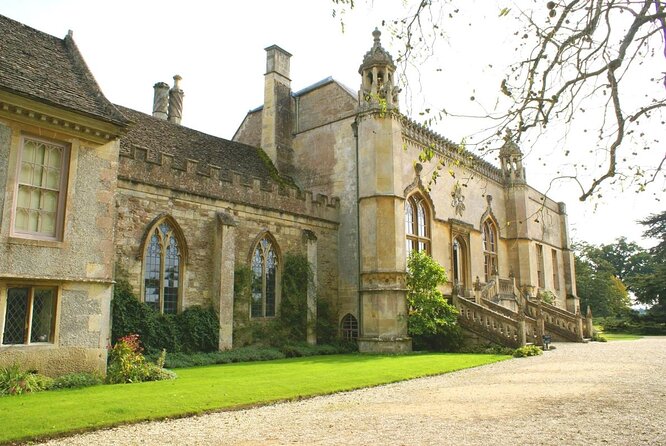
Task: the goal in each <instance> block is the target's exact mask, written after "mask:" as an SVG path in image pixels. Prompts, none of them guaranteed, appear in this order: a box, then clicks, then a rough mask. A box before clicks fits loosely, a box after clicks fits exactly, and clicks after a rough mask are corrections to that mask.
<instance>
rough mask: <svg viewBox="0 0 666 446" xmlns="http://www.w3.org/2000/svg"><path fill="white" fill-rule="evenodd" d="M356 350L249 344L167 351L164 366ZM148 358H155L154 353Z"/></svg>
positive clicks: (353, 347) (345, 345) (349, 346)
mask: <svg viewBox="0 0 666 446" xmlns="http://www.w3.org/2000/svg"><path fill="white" fill-rule="evenodd" d="M353 351H356V344H351V343H341V344H338V345H308V344H290V345H288V346H283V347H281V348H277V347H260V346H250V347H241V348H237V349H234V350H227V351H223V352H210V353H169V354H167V355H166V364H165V365H166V366H167V367H169V368H172V369H176V368H183V367H195V366H203V365H212V364H229V363H232V362H250V361H270V360H273V359H284V358H285V357H298V356H314V355H335V354H340V353H351V352H353ZM150 358H155V359H157V358H156V357H155V356H154V355H150Z"/></svg>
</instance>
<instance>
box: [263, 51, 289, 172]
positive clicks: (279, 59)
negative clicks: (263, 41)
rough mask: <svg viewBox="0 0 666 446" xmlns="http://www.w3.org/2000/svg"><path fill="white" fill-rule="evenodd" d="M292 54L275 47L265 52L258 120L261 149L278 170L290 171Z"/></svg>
mask: <svg viewBox="0 0 666 446" xmlns="http://www.w3.org/2000/svg"><path fill="white" fill-rule="evenodd" d="M290 57H291V54H289V53H288V52H286V51H285V50H283V49H282V48H280V47H279V46H277V45H272V46H269V47H268V48H266V74H265V75H264V109H263V112H262V118H261V148H262V149H264V151H265V152H266V154H267V155H268V156H269V158H270V159H271V161H273V164H275V166H276V167H277V169H278V170H279V171H280V172H281V173H284V174H288V173H289V170H290V169H291V160H292V148H291V135H292V130H293V129H292V124H291V123H292V110H291V79H289V58H290Z"/></svg>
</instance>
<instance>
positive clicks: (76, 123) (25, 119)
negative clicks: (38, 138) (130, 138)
mask: <svg viewBox="0 0 666 446" xmlns="http://www.w3.org/2000/svg"><path fill="white" fill-rule="evenodd" d="M0 117H2V118H6V119H8V120H12V121H18V122H21V123H23V124H27V125H32V126H35V127H41V128H45V129H48V130H52V131H54V132H58V133H63V134H67V135H70V136H73V137H75V138H80V139H83V140H87V141H92V142H96V143H99V144H106V143H108V142H110V141H113V140H115V139H116V138H118V137H120V136H121V135H122V134H123V133H124V132H125V129H124V128H123V127H121V126H118V125H115V124H111V123H108V122H104V121H102V120H101V119H95V118H93V117H90V116H86V115H83V114H78V113H74V112H71V111H68V110H64V109H61V108H58V107H55V106H51V105H48V104H44V103H42V102H38V101H34V100H32V99H28V98H25V97H22V96H19V95H15V94H13V93H9V92H6V91H0Z"/></svg>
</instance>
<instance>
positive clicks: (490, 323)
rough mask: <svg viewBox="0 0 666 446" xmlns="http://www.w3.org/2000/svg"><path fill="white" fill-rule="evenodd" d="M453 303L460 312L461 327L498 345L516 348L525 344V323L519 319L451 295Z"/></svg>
mask: <svg viewBox="0 0 666 446" xmlns="http://www.w3.org/2000/svg"><path fill="white" fill-rule="evenodd" d="M453 304H454V306H455V307H456V308H457V309H458V311H459V313H460V314H459V317H458V320H459V322H460V325H461V326H462V327H463V328H467V329H469V330H470V331H473V332H474V333H477V334H478V335H480V336H482V337H484V338H486V339H488V340H490V341H493V342H496V343H498V344H500V345H505V346H509V347H514V348H516V347H520V346H521V345H524V344H525V341H524V335H523V334H524V327H525V325H526V324H524V323H522V322H521V321H519V320H517V319H512V318H511V317H509V316H505V315H504V314H501V313H498V312H495V311H493V310H491V309H489V308H486V307H484V306H482V305H479V304H477V303H475V302H472V301H470V300H466V299H461V298H458V297H457V296H454V297H453Z"/></svg>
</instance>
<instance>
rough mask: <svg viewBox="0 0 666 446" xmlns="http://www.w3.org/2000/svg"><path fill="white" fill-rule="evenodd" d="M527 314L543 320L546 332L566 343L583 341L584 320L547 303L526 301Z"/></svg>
mask: <svg viewBox="0 0 666 446" xmlns="http://www.w3.org/2000/svg"><path fill="white" fill-rule="evenodd" d="M524 308H525V314H526V315H527V316H529V317H531V318H534V319H537V320H539V319H541V318H542V319H543V321H544V330H545V331H548V332H550V333H552V334H554V335H556V336H558V337H560V338H563V339H564V340H566V341H574V342H582V341H583V319H582V318H581V317H580V315H576V314H573V313H569V312H568V311H565V310H562V309H561V308H558V307H556V306H554V305H551V304H549V303H546V302H535V301H533V300H530V299H525V307H524Z"/></svg>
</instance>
